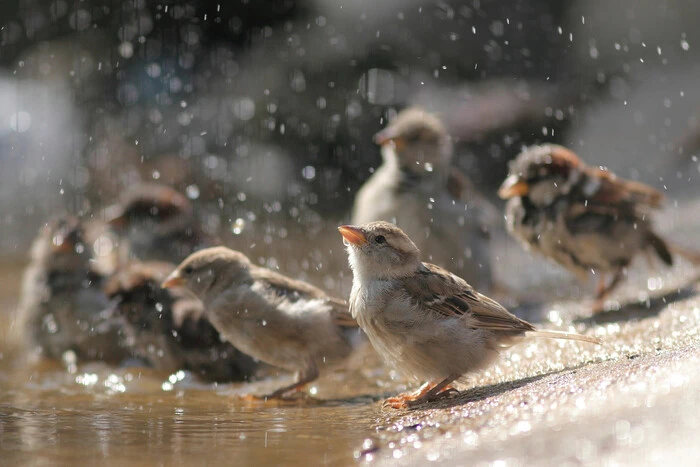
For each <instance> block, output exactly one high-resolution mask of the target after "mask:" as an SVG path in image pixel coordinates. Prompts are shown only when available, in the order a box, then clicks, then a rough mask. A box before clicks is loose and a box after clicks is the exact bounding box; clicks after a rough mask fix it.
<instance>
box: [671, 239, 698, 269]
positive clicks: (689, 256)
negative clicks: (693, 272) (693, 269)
mask: <svg viewBox="0 0 700 467" xmlns="http://www.w3.org/2000/svg"><path fill="white" fill-rule="evenodd" d="M668 248H669V249H670V250H671V252H673V253H674V254H676V255H678V256H682V257H683V258H685V259H686V260H687V261H690V262H691V263H693V266H700V251H697V250H691V249H690V248H686V247H684V246H681V245H678V244H677V243H671V244H669V245H668Z"/></svg>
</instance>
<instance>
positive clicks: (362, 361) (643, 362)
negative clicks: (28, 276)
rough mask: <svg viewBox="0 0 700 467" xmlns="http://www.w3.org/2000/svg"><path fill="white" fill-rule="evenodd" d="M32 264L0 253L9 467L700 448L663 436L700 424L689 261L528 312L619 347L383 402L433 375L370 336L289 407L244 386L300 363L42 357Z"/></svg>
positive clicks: (541, 346) (520, 358)
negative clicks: (440, 394) (225, 366)
mask: <svg viewBox="0 0 700 467" xmlns="http://www.w3.org/2000/svg"><path fill="white" fill-rule="evenodd" d="M511 258H512V257H511ZM21 268H22V263H21V262H14V263H5V264H4V265H0V310H2V312H0V356H1V358H0V451H1V457H2V461H3V462H2V465H57V464H67V465H75V464H84V463H88V462H94V461H95V460H99V461H100V462H101V463H109V464H111V465H127V464H129V465H134V464H135V465H154V464H160V465H194V464H217V463H224V464H233V463H235V464H242V465H251V464H260V465H279V464H284V465H348V464H354V463H356V462H358V460H359V461H361V462H366V463H380V464H390V465H395V464H400V465H423V464H424V463H425V462H426V461H437V462H444V463H447V464H453V463H464V462H467V460H468V462H469V463H470V464H479V463H489V462H493V461H501V462H504V463H505V464H504V465H520V464H537V463H539V464H561V463H565V462H570V463H575V464H591V463H592V464H597V463H601V462H605V461H608V460H611V461H615V462H618V463H619V462H620V461H622V463H625V462H624V460H625V459H637V460H642V461H645V460H647V459H648V458H651V457H649V456H652V457H654V458H659V459H661V458H663V457H664V456H666V455H668V453H669V449H671V448H673V449H674V450H675V451H674V452H675V453H676V454H678V455H680V454H682V455H683V456H685V457H684V458H685V459H690V460H695V459H700V449H695V448H693V447H692V446H694V444H693V443H685V444H683V445H682V448H683V449H682V450H681V449H680V448H678V443H676V444H673V445H671V444H664V443H655V442H653V440H654V439H658V437H659V433H665V432H670V431H673V433H674V437H675V439H680V440H685V439H692V437H693V433H696V432H697V431H696V429H700V425H698V422H697V421H696V420H700V418H698V417H697V416H696V413H695V412H693V411H687V410H685V407H687V406H689V405H690V406H692V405H695V402H697V401H700V391H697V390H694V387H695V386H696V383H699V382H700V375H699V374H698V373H697V371H694V369H695V368H697V363H698V361H700V350H699V349H700V298H698V297H699V296H698V293H697V290H696V289H695V288H694V286H693V285H692V284H693V279H694V278H695V279H696V278H697V271H695V270H694V269H693V268H691V267H690V266H689V265H688V264H679V265H678V266H677V267H676V268H674V270H673V271H663V274H657V273H655V272H653V271H652V273H651V274H652V278H651V279H650V280H648V281H647V280H646V278H645V277H644V274H647V273H648V272H645V271H641V272H635V273H634V274H632V275H631V277H630V278H629V281H628V283H627V284H626V285H625V286H624V287H622V288H621V290H620V292H619V294H618V298H619V299H620V300H621V301H622V302H624V301H628V302H631V304H629V305H628V306H625V307H624V308H623V309H622V310H617V311H615V310H612V311H609V312H607V313H604V314H602V315H599V316H591V311H590V304H591V303H590V301H589V300H580V299H577V298H568V299H567V298H564V299H561V300H559V301H555V302H550V303H547V304H539V305H537V304H531V305H528V306H521V307H519V308H517V309H515V310H514V311H516V312H517V313H518V314H520V315H521V316H523V317H525V318H526V319H529V320H531V321H533V322H536V323H538V324H539V325H540V326H543V327H547V328H554V329H564V330H577V331H579V332H587V333H590V334H594V335H596V336H598V337H600V338H601V339H603V341H604V343H603V345H602V346H592V345H588V344H584V343H578V342H571V341H552V340H528V341H526V342H523V343H522V344H519V345H517V346H515V347H513V348H512V349H508V350H506V351H504V352H503V355H502V358H501V360H500V361H499V362H498V363H497V364H495V365H494V366H493V367H492V368H489V369H488V370H487V371H485V372H483V373H482V374H479V375H474V376H473V379H472V381H471V382H470V384H468V385H467V386H466V387H464V388H462V389H463V391H462V392H460V393H459V394H458V395H457V396H456V397H454V398H452V399H449V400H445V401H442V402H440V403H436V404H432V405H430V406H428V407H422V408H418V409H417V410H411V411H396V410H392V409H386V408H382V405H381V400H382V399H383V398H385V397H387V396H389V395H393V394H396V393H398V392H400V391H403V390H406V389H413V388H415V387H417V383H416V382H412V381H409V380H406V379H404V378H403V377H401V376H400V375H397V374H396V373H395V372H393V371H391V369H389V368H387V367H386V366H384V365H383V364H382V362H381V360H380V359H379V358H378V356H377V355H376V354H375V353H374V352H373V350H372V349H371V347H370V346H369V345H367V344H366V343H360V345H359V347H358V349H357V350H356V351H355V352H354V354H353V355H351V357H350V358H349V359H348V361H346V362H345V363H344V364H343V365H341V366H339V367H337V368H332V369H327V370H326V371H324V372H323V374H322V377H321V378H320V379H319V380H318V381H317V382H315V383H314V384H313V385H312V386H311V387H310V388H307V391H306V392H305V393H304V395H302V396H300V397H299V398H298V399H295V400H293V401H289V402H284V403H280V402H274V401H268V402H262V401H259V400H251V399H250V398H247V397H244V395H245V394H266V393H269V392H270V391H272V390H273V389H275V388H277V387H280V386H282V385H284V384H288V383H289V381H290V378H291V375H289V374H284V373H282V374H279V375H277V374H273V375H272V376H270V377H268V378H265V379H263V380H261V381H258V382H255V383H250V384H246V383H239V384H221V385H212V384H204V383H201V382H199V381H197V380H196V378H194V377H193V376H192V375H189V374H186V373H183V372H178V373H176V374H174V375H168V374H162V373H157V372H154V371H151V370H149V369H145V368H139V367H124V368H113V367H109V366H107V365H104V364H102V363H85V364H80V365H78V366H77V367H70V366H69V367H68V368H66V367H64V365H62V364H61V362H48V361H33V360H32V359H30V358H29V357H27V352H26V351H23V350H22V345H21V344H22V342H21V336H20V335H19V334H18V332H17V330H16V328H15V327H14V323H13V314H14V313H13V312H14V309H15V307H16V300H17V295H18V294H17V290H18V285H19V281H20V274H19V273H18V271H19V270H21ZM564 280H565V281H567V280H568V278H565V279H564ZM563 283H564V284H568V282H563ZM543 284H544V282H541V283H540V285H541V286H542V287H544V285H543ZM645 285H646V287H644V286H645ZM567 288H568V286H562V287H561V289H562V290H567ZM575 293H577V294H580V293H581V292H580V291H578V292H575ZM699 387H700V386H699ZM687 404H689V405H687ZM620 430H623V431H624V433H623V434H621V431H620ZM624 436H627V438H624ZM645 436H646V437H647V438H644V437H645ZM640 440H641V441H640ZM650 440H651V441H650ZM647 441H649V442H647ZM673 446H675V447H673ZM641 463H642V464H643V463H645V462H641Z"/></svg>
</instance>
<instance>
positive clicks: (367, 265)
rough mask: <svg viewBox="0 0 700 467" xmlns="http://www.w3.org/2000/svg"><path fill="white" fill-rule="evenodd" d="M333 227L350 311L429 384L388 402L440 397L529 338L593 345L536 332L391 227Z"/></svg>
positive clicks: (401, 364)
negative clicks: (346, 273)
mask: <svg viewBox="0 0 700 467" xmlns="http://www.w3.org/2000/svg"><path fill="white" fill-rule="evenodd" d="M339 230H340V233H341V234H342V236H343V239H344V243H345V244H346V245H347V251H348V256H349V260H350V267H351V268H352V271H353V286H352V293H351V295H350V310H351V312H352V316H353V317H354V318H355V319H356V320H357V322H358V324H359V325H360V327H361V328H362V329H363V330H364V331H365V333H366V334H367V336H368V337H369V340H370V342H371V343H372V345H373V347H374V348H375V349H376V350H377V352H378V353H379V354H380V355H382V356H383V357H384V358H385V359H386V360H387V361H388V362H389V363H390V364H391V365H394V366H396V367H398V368H400V369H401V370H403V371H404V372H405V373H407V374H409V375H411V376H413V377H415V378H418V379H421V380H424V381H428V382H429V384H428V385H426V386H425V387H424V389H422V390H421V391H419V392H418V393H416V394H412V395H401V396H399V397H397V398H392V399H390V400H389V401H388V402H389V403H390V404H391V405H392V406H394V407H405V406H407V405H414V404H417V403H422V402H426V401H430V400H432V399H434V398H436V397H438V395H440V394H441V392H442V391H443V390H445V389H446V388H447V387H448V386H449V385H450V384H451V383H452V382H454V381H456V380H459V379H461V378H463V377H464V376H465V375H466V374H468V373H471V372H474V371H477V370H480V369H483V368H485V367H486V366H487V365H489V364H490V363H491V362H493V361H494V360H495V359H496V358H497V356H498V353H499V349H501V348H503V347H506V346H509V345H512V344H514V343H516V342H517V341H518V339H519V338H522V337H525V336H528V335H529V336H539V337H550V338H560V339H573V340H579V341H584V342H592V343H598V340H597V339H595V338H592V337H589V336H582V335H578V334H571V333H565V332H556V331H538V330H537V329H535V327H534V326H533V325H531V324H530V323H528V322H526V321H523V320H521V319H519V318H517V317H516V316H514V315H512V314H511V313H509V312H508V310H506V309H505V308H504V307H503V306H501V305H500V304H499V303H497V302H496V301H494V300H492V299H490V298H488V297H486V296H485V295H482V294H480V293H479V292H477V291H476V290H474V288H473V287H472V286H471V285H469V284H468V283H467V282H466V281H464V280H463V279H461V278H460V277H457V276H456V275H454V274H452V273H450V272H448V271H446V270H445V269H442V268H441V267H439V266H435V265H433V264H428V263H423V262H421V260H420V257H419V250H418V248H417V247H416V245H415V244H414V243H413V242H412V241H411V239H410V238H409V237H408V236H407V235H406V234H405V233H404V232H403V231H402V230H401V229H399V228H398V227H396V226H395V225H393V224H390V223H388V222H372V223H369V224H365V225H362V226H350V225H346V226H342V227H339Z"/></svg>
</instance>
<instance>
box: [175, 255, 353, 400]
mask: <svg viewBox="0 0 700 467" xmlns="http://www.w3.org/2000/svg"><path fill="white" fill-rule="evenodd" d="M176 286H182V287H184V288H185V289H187V290H188V291H189V292H191V293H192V294H194V295H195V296H196V297H197V298H199V299H200V300H202V302H203V303H204V315H205V317H206V318H207V319H209V321H211V323H212V324H213V325H214V327H215V328H216V329H217V330H218V331H219V332H220V333H221V335H222V336H223V337H224V339H226V340H228V341H229V342H230V343H231V344H233V345H234V346H235V347H236V348H238V349H239V350H241V351H242V352H244V353H246V354H248V355H250V356H252V357H254V358H256V359H258V360H261V361H263V362H266V363H269V364H271V365H274V366H277V367H281V368H284V369H287V370H292V371H296V372H297V380H296V382H295V383H293V384H291V385H289V386H286V387H283V388H281V389H278V390H277V391H275V392H273V393H272V394H270V395H269V396H266V397H282V396H284V395H285V394H286V393H288V392H290V391H292V390H296V389H300V388H301V387H303V386H304V385H305V384H306V383H309V382H311V381H314V380H315V379H316V378H317V377H318V374H319V370H320V368H321V367H323V366H325V365H326V364H327V363H328V362H331V361H333V360H336V359H340V358H343V357H345V356H347V355H348V354H349V353H350V351H351V346H350V342H349V341H348V337H349V336H348V335H346V334H344V333H343V328H344V327H353V326H354V327H356V326H357V324H356V323H355V321H354V320H353V319H352V318H351V316H350V314H349V313H348V311H347V305H346V304H345V303H344V302H343V301H342V300H338V299H335V298H331V297H329V296H327V295H326V294H325V293H324V292H323V291H321V290H320V289H318V288H316V287H314V286H312V285H310V284H307V283H305V282H301V281H297V280H293V279H290V278H288V277H285V276H283V275H281V274H278V273H276V272H274V271H271V270H269V269H265V268H261V267H258V266H256V265H254V264H252V263H251V262H250V261H249V260H248V258H247V257H246V256H245V255H243V254H242V253H239V252H237V251H233V250H230V249H228V248H226V247H215V248H208V249H205V250H202V251H198V252H196V253H193V254H192V255H190V256H189V257H188V258H187V259H185V261H183V262H182V264H180V265H179V266H178V267H177V269H175V271H173V273H172V274H170V276H168V278H167V279H166V280H165V282H163V287H165V288H170V287H176Z"/></svg>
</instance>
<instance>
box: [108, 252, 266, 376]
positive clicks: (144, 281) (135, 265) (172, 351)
mask: <svg viewBox="0 0 700 467" xmlns="http://www.w3.org/2000/svg"><path fill="white" fill-rule="evenodd" d="M173 269H175V265H174V264H171V263H161V262H155V261H150V262H143V263H142V262H139V261H132V262H131V263H129V264H128V265H127V266H125V267H124V268H122V269H121V270H120V271H119V272H118V273H117V274H115V275H114V276H113V277H111V278H110V279H109V281H108V282H107V284H106V285H105V291H106V293H107V295H108V296H109V297H110V298H112V299H113V301H114V302H115V307H116V308H115V309H116V312H117V315H118V316H119V317H120V318H121V319H122V321H123V326H122V328H123V332H124V335H125V342H126V345H127V346H128V348H130V349H131V350H132V352H133V354H134V355H135V356H136V357H139V358H141V359H143V360H145V361H146V362H147V363H149V364H150V366H151V367H153V368H155V369H157V370H159V371H167V372H170V373H174V372H176V371H177V370H181V369H182V370H189V371H191V372H193V373H194V374H196V375H197V376H199V377H201V378H203V379H205V380H208V381H217V382H226V381H242V380H244V379H248V378H249V377H250V376H251V375H252V374H253V373H254V371H255V366H256V365H255V362H253V360H252V359H251V358H250V357H248V356H247V355H244V354H242V353H241V352H239V351H238V350H236V349H235V348H234V347H233V346H232V345H231V344H229V343H227V342H224V341H223V340H222V339H221V336H220V335H219V333H218V332H217V331H216V329H214V327H213V326H212V325H211V323H210V322H209V321H208V320H207V319H206V318H205V317H204V316H203V307H202V303H201V302H200V301H199V300H197V299H195V298H192V297H191V296H189V295H188V294H186V293H185V292H184V291H182V290H178V289H176V288H175V289H167V290H166V289H162V288H161V287H160V284H161V283H162V282H163V280H164V279H165V278H166V277H167V275H168V274H170V273H171V272H172V271H173Z"/></svg>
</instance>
